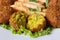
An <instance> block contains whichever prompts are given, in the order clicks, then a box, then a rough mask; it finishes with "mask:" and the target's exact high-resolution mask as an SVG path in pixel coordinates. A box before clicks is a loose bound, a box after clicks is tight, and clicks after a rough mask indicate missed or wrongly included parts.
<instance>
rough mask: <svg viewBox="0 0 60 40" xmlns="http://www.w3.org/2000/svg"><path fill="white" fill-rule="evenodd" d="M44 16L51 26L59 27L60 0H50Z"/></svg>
mask: <svg viewBox="0 0 60 40" xmlns="http://www.w3.org/2000/svg"><path fill="white" fill-rule="evenodd" d="M46 18H47V19H48V21H49V22H50V24H51V25H52V26H53V27H60V0H50V2H49V7H48V8H47V11H46Z"/></svg>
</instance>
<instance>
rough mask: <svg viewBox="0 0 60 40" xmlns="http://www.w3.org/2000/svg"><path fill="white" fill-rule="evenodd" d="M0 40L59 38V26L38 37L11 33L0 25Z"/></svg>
mask: <svg viewBox="0 0 60 40" xmlns="http://www.w3.org/2000/svg"><path fill="white" fill-rule="evenodd" d="M0 40H60V28H57V29H54V30H52V32H51V34H49V35H44V36H41V37H38V38H31V37H29V36H26V35H24V34H22V35H18V34H12V33H11V32H10V31H9V30H6V29H4V28H2V27H0Z"/></svg>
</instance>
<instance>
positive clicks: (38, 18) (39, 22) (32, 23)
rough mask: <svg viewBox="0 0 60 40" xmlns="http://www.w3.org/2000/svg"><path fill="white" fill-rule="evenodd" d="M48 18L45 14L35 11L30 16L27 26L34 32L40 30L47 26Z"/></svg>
mask: <svg viewBox="0 0 60 40" xmlns="http://www.w3.org/2000/svg"><path fill="white" fill-rule="evenodd" d="M45 25H46V20H45V18H44V16H42V15H40V14H38V13H34V14H32V15H30V16H29V17H28V23H27V28H29V29H30V30H31V31H32V32H36V31H39V30H41V29H43V28H45Z"/></svg>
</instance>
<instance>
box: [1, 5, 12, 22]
mask: <svg viewBox="0 0 60 40" xmlns="http://www.w3.org/2000/svg"><path fill="white" fill-rule="evenodd" d="M12 13H13V11H12V9H11V8H10V7H9V6H0V23H7V22H8V21H9V18H10V16H11V14H12Z"/></svg>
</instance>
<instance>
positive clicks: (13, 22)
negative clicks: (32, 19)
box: [9, 18, 19, 31]
mask: <svg viewBox="0 0 60 40" xmlns="http://www.w3.org/2000/svg"><path fill="white" fill-rule="evenodd" d="M9 22H10V25H11V26H13V27H14V28H15V29H16V30H17V31H18V30H19V27H18V25H17V24H16V22H15V21H14V20H13V19H12V18H10V20H9Z"/></svg>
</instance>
